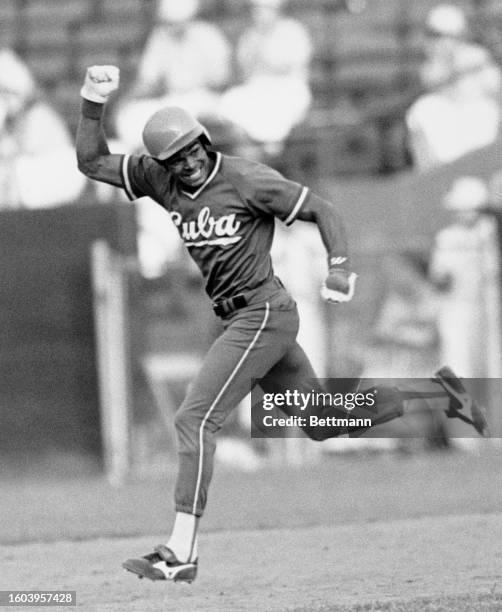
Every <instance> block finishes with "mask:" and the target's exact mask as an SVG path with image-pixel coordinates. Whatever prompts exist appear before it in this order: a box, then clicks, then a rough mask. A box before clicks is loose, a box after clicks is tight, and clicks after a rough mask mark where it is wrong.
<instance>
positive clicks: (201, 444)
mask: <svg viewBox="0 0 502 612" xmlns="http://www.w3.org/2000/svg"><path fill="white" fill-rule="evenodd" d="M269 313H270V304H269V303H268V302H267V304H266V306H265V316H264V317H263V321H262V323H261V325H260V329H259V330H258V331H257V332H256V334H255V336H254V338H253V340H252V341H251V343H250V345H249V346H248V347H247V349H246V350H245V351H244V354H243V355H242V357H241V358H240V359H239V362H238V363H237V365H236V366H235V368H234V369H233V371H232V373H231V374H230V376H229V377H228V378H227V380H226V382H225V384H224V385H223V387H222V388H221V389H220V392H219V393H218V395H217V396H216V397H215V399H214V401H213V403H212V404H211V406H210V407H209V410H208V411H207V412H206V416H205V417H204V418H203V420H202V423H201V425H200V428H199V468H198V472H197V484H196V485H195V496H194V500H193V507H192V514H195V513H196V511H197V499H198V497H199V491H200V483H201V480H202V467H203V462H204V427H205V426H206V423H207V420H208V418H209V417H210V416H211V412H212V411H213V410H214V409H215V407H216V405H217V404H218V402H219V401H220V398H221V397H222V395H223V394H224V393H225V391H226V390H227V389H228V386H229V385H230V383H231V382H232V380H233V379H234V378H235V375H236V374H237V372H238V371H239V368H240V367H241V365H242V364H243V363H244V361H245V360H246V357H247V356H248V355H249V353H250V352H251V350H252V349H253V347H254V345H255V344H256V342H257V341H258V338H259V337H260V335H261V333H262V331H263V330H264V329H265V326H266V325H267V321H268V317H269Z"/></svg>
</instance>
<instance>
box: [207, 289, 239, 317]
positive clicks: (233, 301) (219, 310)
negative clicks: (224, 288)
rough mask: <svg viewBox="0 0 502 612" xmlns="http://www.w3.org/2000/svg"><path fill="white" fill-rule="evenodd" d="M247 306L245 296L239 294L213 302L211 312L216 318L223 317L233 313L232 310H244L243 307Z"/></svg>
mask: <svg viewBox="0 0 502 612" xmlns="http://www.w3.org/2000/svg"><path fill="white" fill-rule="evenodd" d="M247 305H248V301H247V299H246V296H245V295H244V294H243V293H239V294H238V295H233V296H232V297H229V298H227V299H226V300H218V301H217V302H214V304H213V310H214V314H215V315H216V316H217V317H224V316H225V315H228V314H230V313H231V312H234V310H239V308H244V306H247Z"/></svg>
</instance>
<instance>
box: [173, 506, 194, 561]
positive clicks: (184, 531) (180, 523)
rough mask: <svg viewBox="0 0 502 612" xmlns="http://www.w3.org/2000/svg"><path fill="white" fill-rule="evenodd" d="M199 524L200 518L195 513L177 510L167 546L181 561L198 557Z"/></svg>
mask: <svg viewBox="0 0 502 612" xmlns="http://www.w3.org/2000/svg"><path fill="white" fill-rule="evenodd" d="M197 524H198V518H197V517H196V516H195V515H193V514H187V513H186V512H176V518H175V520H174V527H173V530H172V533H171V537H170V538H169V540H168V542H167V544H166V546H167V547H168V548H170V549H171V550H172V551H173V553H174V554H175V555H176V557H177V558H178V560H179V561H183V562H187V561H194V560H195V559H197Z"/></svg>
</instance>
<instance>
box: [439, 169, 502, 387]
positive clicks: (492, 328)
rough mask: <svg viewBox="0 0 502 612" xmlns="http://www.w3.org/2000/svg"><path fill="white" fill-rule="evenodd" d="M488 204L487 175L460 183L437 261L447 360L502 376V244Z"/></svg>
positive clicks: (475, 374)
mask: <svg viewBox="0 0 502 612" xmlns="http://www.w3.org/2000/svg"><path fill="white" fill-rule="evenodd" d="M487 203H488V189H487V186H486V184H485V183H484V181H482V180H481V179H478V178H475V177H461V178H459V179H457V180H456V181H455V182H454V184H453V186H452V188H451V190H450V191H449V192H448V193H447V195H446V197H445V199H444V206H445V207H446V209H447V210H449V211H450V213H451V214H452V215H453V221H452V223H451V224H450V225H449V226H447V227H446V228H445V229H443V230H442V231H440V232H439V234H438V235H437V237H436V243H435V247H434V250H433V255H432V262H431V277H432V279H433V281H434V282H435V284H436V285H437V286H438V288H440V290H441V299H440V302H439V315H438V329H439V337H440V355H441V362H442V363H448V364H449V365H450V366H451V367H452V368H454V369H455V371H457V372H458V373H459V374H460V375H461V376H464V377H471V378H482V377H500V376H501V363H502V359H501V346H500V343H501V338H500V264H499V249H498V241H497V228H496V223H495V221H494V219H493V218H492V217H490V216H488V215H486V214H484V212H483V209H484V207H485V206H486V205H487Z"/></svg>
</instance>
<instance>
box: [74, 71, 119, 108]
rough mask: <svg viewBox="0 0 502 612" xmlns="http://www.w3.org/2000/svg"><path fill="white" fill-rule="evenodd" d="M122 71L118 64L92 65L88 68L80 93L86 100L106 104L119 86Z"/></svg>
mask: <svg viewBox="0 0 502 612" xmlns="http://www.w3.org/2000/svg"><path fill="white" fill-rule="evenodd" d="M119 74H120V71H119V69H118V68H117V66H91V67H90V68H87V72H86V74H85V81H84V85H83V87H82V89H81V90H80V95H81V96H82V97H83V98H85V99H86V100H90V101H91V102H97V103H98V104H104V103H105V102H106V101H107V100H108V97H109V95H110V94H111V93H112V92H114V91H115V90H116V89H118V87H119Z"/></svg>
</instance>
